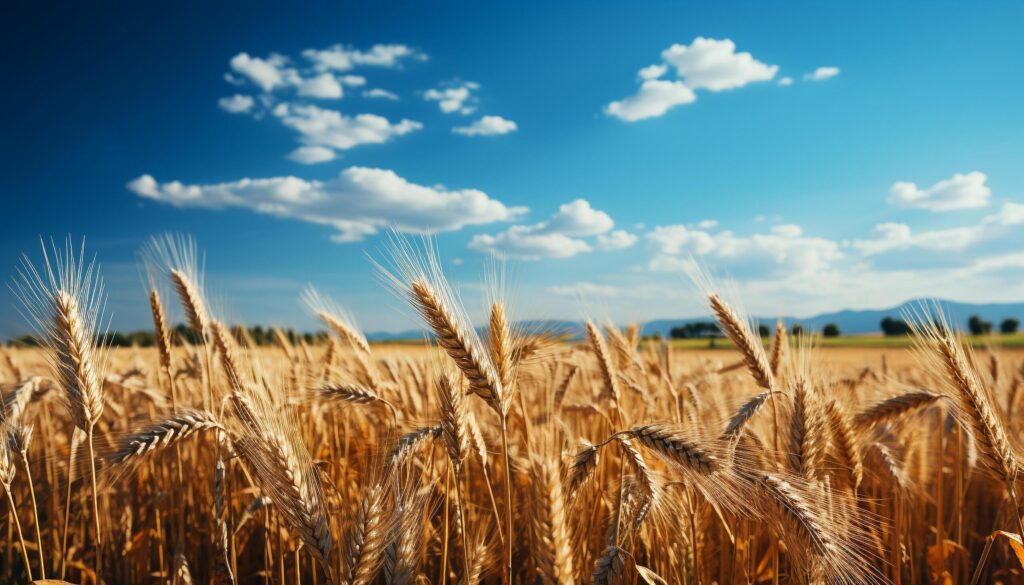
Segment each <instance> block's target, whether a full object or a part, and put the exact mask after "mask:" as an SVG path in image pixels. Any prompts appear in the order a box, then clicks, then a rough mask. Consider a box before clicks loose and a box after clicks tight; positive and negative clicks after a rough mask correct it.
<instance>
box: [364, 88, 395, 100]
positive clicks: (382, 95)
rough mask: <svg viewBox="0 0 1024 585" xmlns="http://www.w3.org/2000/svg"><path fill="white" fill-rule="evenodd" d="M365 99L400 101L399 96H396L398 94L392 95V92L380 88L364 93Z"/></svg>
mask: <svg viewBox="0 0 1024 585" xmlns="http://www.w3.org/2000/svg"><path fill="white" fill-rule="evenodd" d="M363 97H365V98H373V99H382V100H391V101H398V95H396V94H394V93H392V92H390V91H388V90H386V89H381V88H379V87H377V88H374V89H368V90H366V91H364V92H363Z"/></svg>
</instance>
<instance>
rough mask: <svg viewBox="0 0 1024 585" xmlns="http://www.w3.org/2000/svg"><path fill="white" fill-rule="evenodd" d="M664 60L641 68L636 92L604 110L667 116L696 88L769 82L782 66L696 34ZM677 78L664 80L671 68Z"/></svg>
mask: <svg viewBox="0 0 1024 585" xmlns="http://www.w3.org/2000/svg"><path fill="white" fill-rule="evenodd" d="M661 59H662V63H660V64H655V65H649V66H647V67H644V68H643V69H641V70H640V71H639V72H638V74H637V77H638V78H639V79H640V80H641V84H640V89H639V90H638V91H637V93H636V94H634V95H632V96H629V97H627V98H624V99H622V100H617V101H613V102H611V103H609V104H608V105H607V106H605V109H604V111H605V113H606V114H608V115H609V116H615V117H616V118H619V119H621V120H625V121H627V122H635V121H638V120H644V119H647V118H656V117H659V116H663V115H665V113H666V112H668V111H669V110H670V109H672V108H674V107H676V106H679V105H684V104H689V103H693V102H694V101H696V99H697V95H696V94H695V93H694V91H696V90H707V91H712V92H717V91H725V90H729V89H737V88H741V87H743V86H745V85H748V84H750V83H755V82H758V81H768V80H771V79H773V78H774V77H775V74H776V73H777V72H778V70H779V68H778V66H777V65H768V64H766V63H763V62H761V61H758V60H757V59H755V58H754V57H753V55H751V54H750V53H747V52H736V43H734V42H733V41H732V40H730V39H721V40H719V39H707V38H704V37H697V38H696V39H694V40H693V42H692V43H690V44H689V45H680V44H674V45H672V46H671V47H669V48H667V49H665V50H664V51H662V52H661ZM670 68H671V69H672V70H673V71H674V73H675V75H676V78H677V79H675V80H665V79H661V78H662V77H663V76H664V75H665V74H666V73H667V72H668V70H669V69H670Z"/></svg>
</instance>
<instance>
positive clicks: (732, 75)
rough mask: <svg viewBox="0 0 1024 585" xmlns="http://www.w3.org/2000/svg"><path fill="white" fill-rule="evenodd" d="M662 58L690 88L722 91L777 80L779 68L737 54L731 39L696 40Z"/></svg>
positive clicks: (702, 38)
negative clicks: (757, 82) (776, 74)
mask: <svg viewBox="0 0 1024 585" xmlns="http://www.w3.org/2000/svg"><path fill="white" fill-rule="evenodd" d="M661 58H662V59H663V60H664V61H665V62H666V63H668V64H669V65H672V66H673V67H675V69H676V74H677V75H678V76H679V78H680V79H681V80H683V82H684V83H686V85H687V87H690V88H691V89H707V90H710V91H723V90H727V89H736V88H739V87H743V86H744V85H747V84H748V83H753V82H756V81H767V80H769V79H772V78H773V77H775V73H776V72H777V71H778V70H779V67H778V65H766V64H765V63H762V62H760V61H758V60H757V59H754V57H753V55H751V54H750V53H737V52H736V43H734V42H732V40H730V39H722V40H718V39H707V38H704V37H697V38H696V39H694V40H693V42H692V43H690V45H689V46H687V45H680V44H674V45H672V46H671V47H669V48H667V49H665V50H664V51H662V53H661Z"/></svg>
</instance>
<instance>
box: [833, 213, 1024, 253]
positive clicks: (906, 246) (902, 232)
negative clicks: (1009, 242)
mask: <svg viewBox="0 0 1024 585" xmlns="http://www.w3.org/2000/svg"><path fill="white" fill-rule="evenodd" d="M1022 224H1024V204H1020V203H1012V202H1008V203H1004V204H1003V206H1002V207H1001V208H1000V209H999V211H997V212H995V213H993V214H991V215H988V216H986V217H984V218H983V219H982V220H981V222H980V223H978V224H976V225H970V226H961V227H953V228H946V229H937V230H928V231H923V232H919V233H914V232H913V231H912V230H911V228H910V226H908V225H907V224H904V223H895V222H887V223H880V224H878V225H876V226H875V229H874V231H873V232H872V234H871V237H869V238H865V239H857V240H854V241H853V247H854V248H856V249H857V250H860V251H861V253H863V254H864V255H865V256H875V255H878V254H884V253H886V252H896V251H904V250H912V249H916V250H928V251H935V252H954V251H955V252H959V251H962V250H965V249H967V248H969V247H970V246H973V245H974V244H977V243H979V242H982V241H984V240H987V239H995V238H998V237H1000V236H1002V235H1004V234H1005V233H1006V232H1007V230H1006V228H1008V227H1012V226H1018V225H1022Z"/></svg>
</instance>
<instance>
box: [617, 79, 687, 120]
mask: <svg viewBox="0 0 1024 585" xmlns="http://www.w3.org/2000/svg"><path fill="white" fill-rule="evenodd" d="M696 100H697V95H696V94H694V93H693V90H691V89H690V88H688V87H686V86H685V85H683V83H682V82H681V81H666V80H663V79H648V80H647V81H645V82H643V83H642V84H641V85H640V90H639V91H637V92H636V93H635V94H633V95H631V96H629V97H627V98H625V99H621V100H616V101H614V102H611V103H610V104H608V105H607V106H605V108H604V111H605V113H606V114H608V115H609V116H615V117H616V118H618V119H620V120H625V121H626V122H636V121H638V120H646V119H647V118H657V117H659V116H664V115H665V112H667V111H669V110H670V109H672V108H674V107H676V106H680V105H683V104H689V103H692V102H694V101H696Z"/></svg>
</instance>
